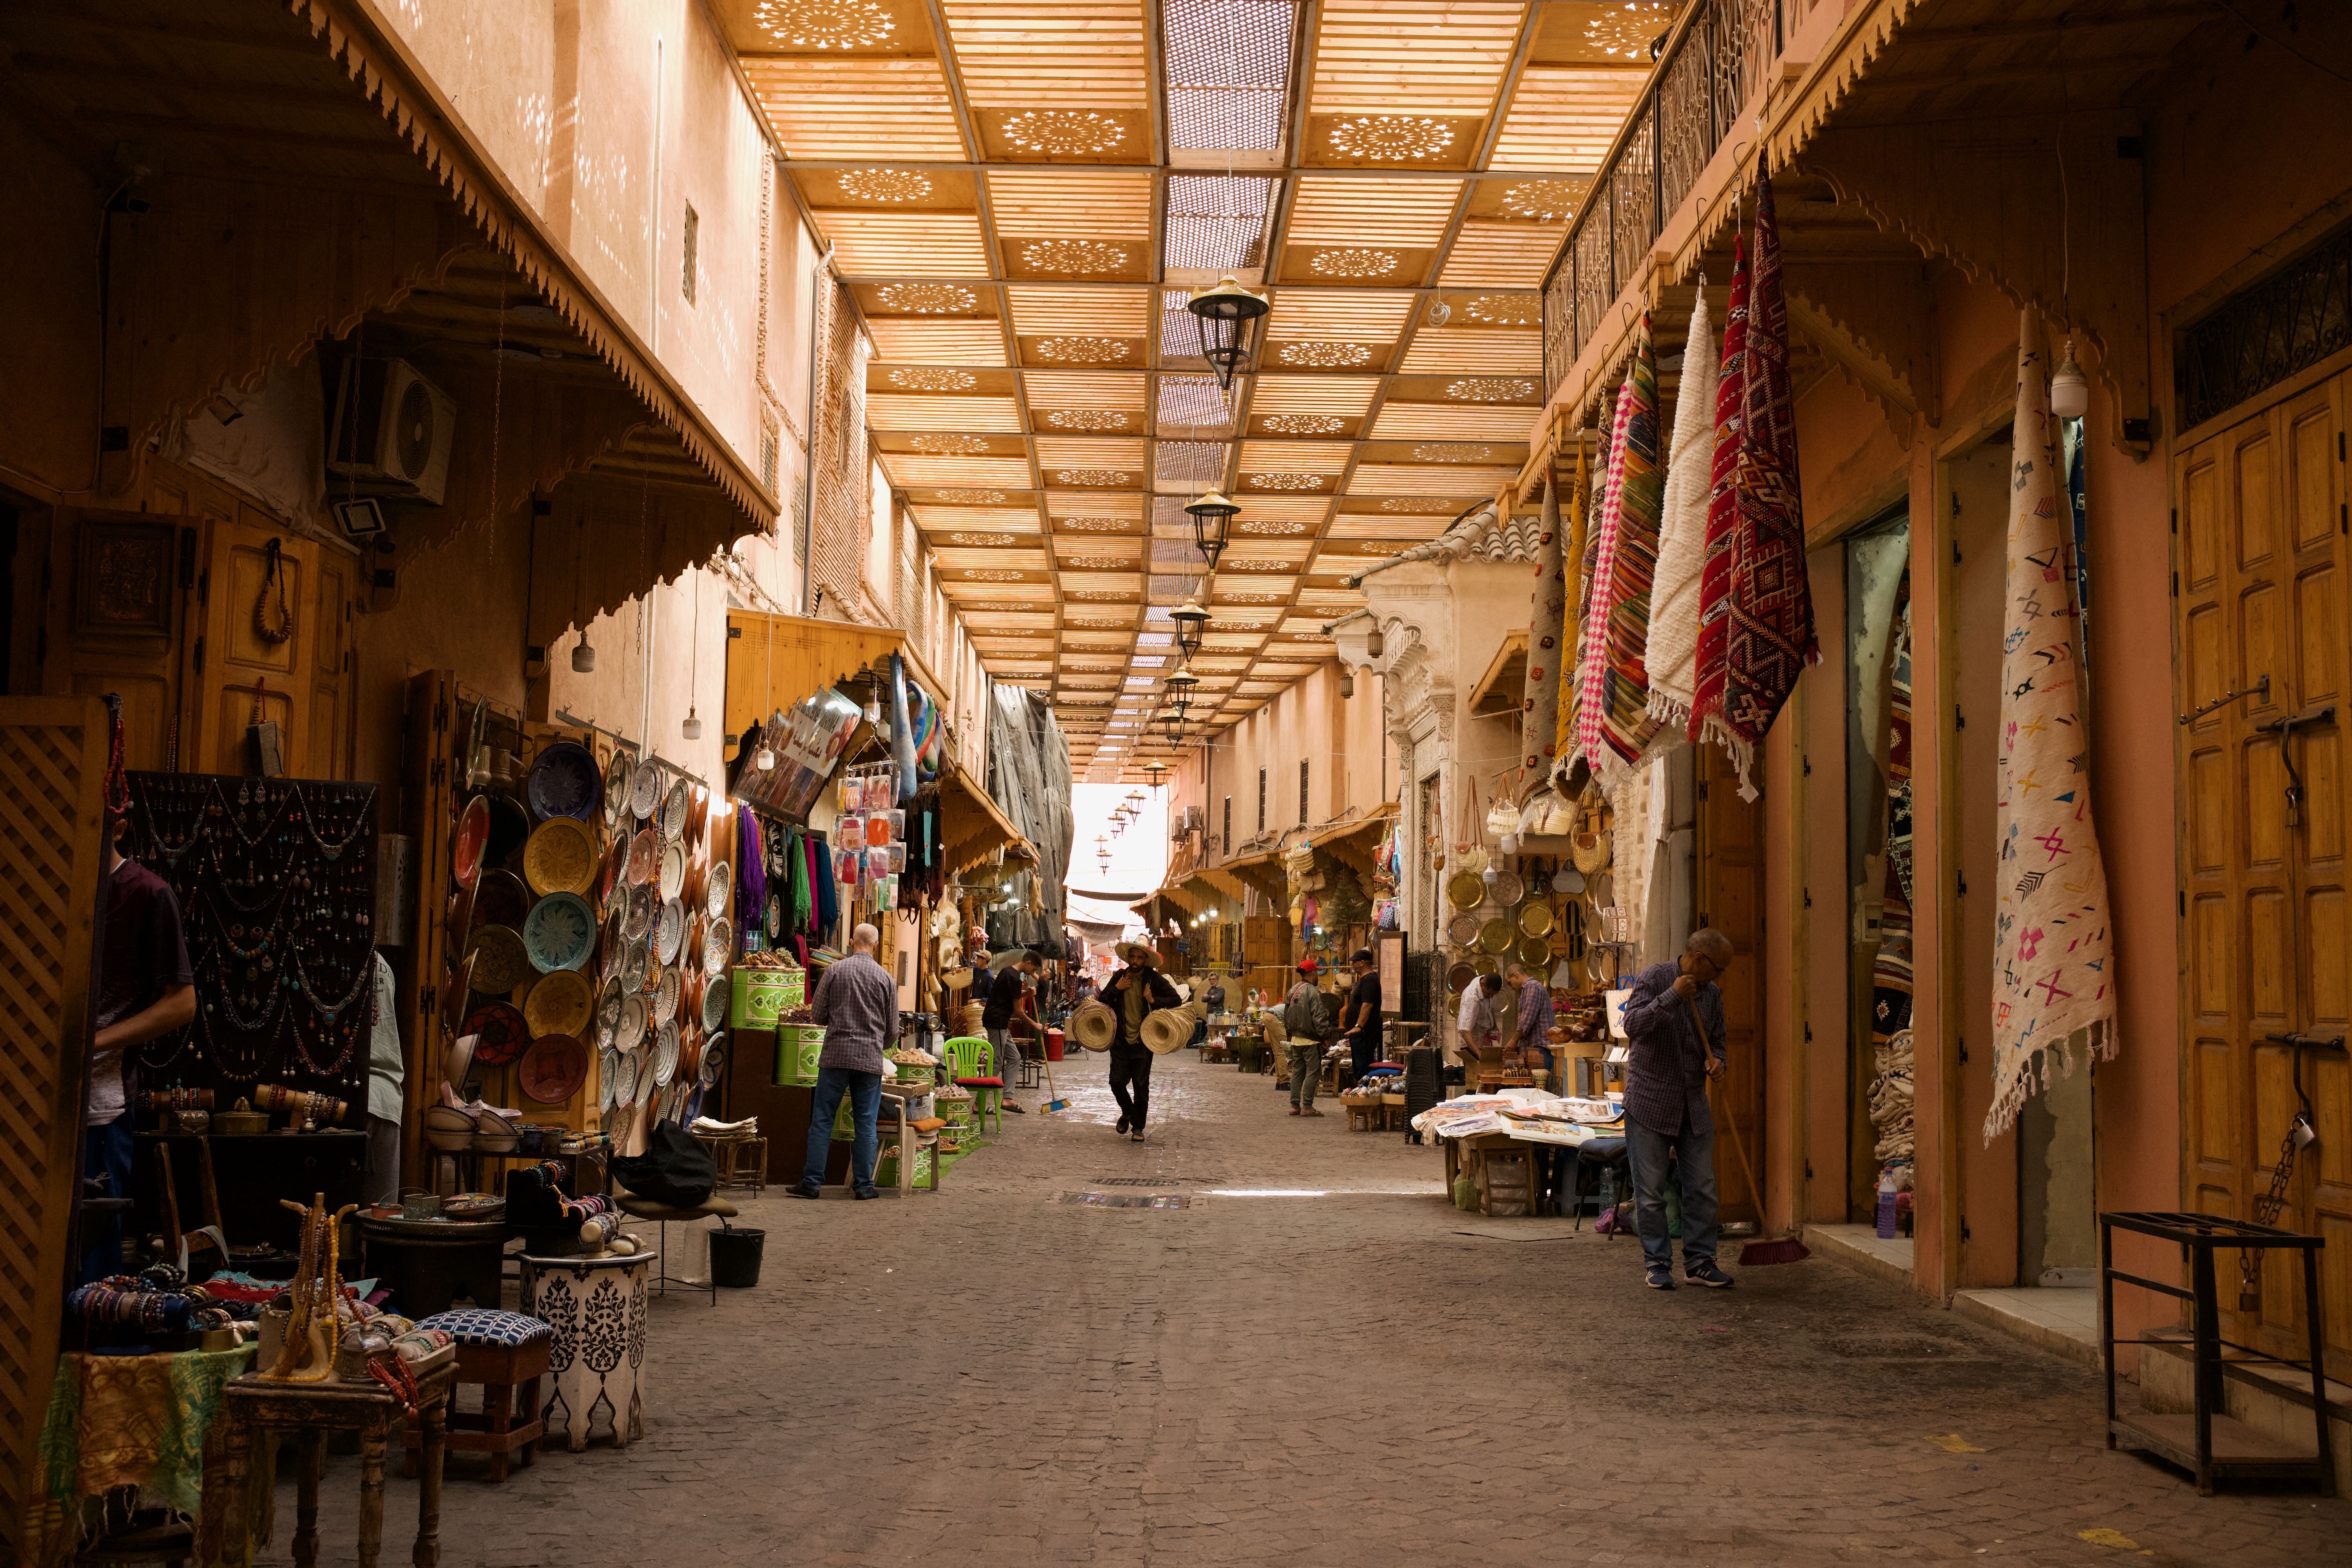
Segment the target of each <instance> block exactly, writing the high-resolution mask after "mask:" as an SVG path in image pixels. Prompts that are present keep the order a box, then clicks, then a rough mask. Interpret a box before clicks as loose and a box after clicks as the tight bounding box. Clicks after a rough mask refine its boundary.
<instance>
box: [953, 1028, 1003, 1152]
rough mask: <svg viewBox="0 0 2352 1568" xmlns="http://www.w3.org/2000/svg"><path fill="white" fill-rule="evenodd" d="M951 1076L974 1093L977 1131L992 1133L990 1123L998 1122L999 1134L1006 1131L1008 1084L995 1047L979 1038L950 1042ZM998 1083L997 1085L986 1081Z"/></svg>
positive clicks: (973, 1120)
mask: <svg viewBox="0 0 2352 1568" xmlns="http://www.w3.org/2000/svg"><path fill="white" fill-rule="evenodd" d="M945 1049H946V1051H947V1054H948V1072H949V1076H950V1078H952V1079H954V1080H955V1081H956V1083H957V1084H958V1085H960V1086H961V1087H962V1088H965V1089H970V1090H971V1110H972V1127H973V1130H974V1131H980V1132H985V1131H988V1119H989V1117H990V1116H992V1115H993V1116H994V1117H995V1118H996V1130H997V1131H999V1132H1002V1131H1004V1080H1003V1076H1002V1075H1001V1074H999V1073H998V1072H997V1071H996V1070H995V1067H996V1063H995V1061H994V1059H993V1058H994V1057H995V1047H992V1046H991V1045H990V1044H989V1043H988V1042H987V1041H986V1040H983V1039H982V1038H980V1037H978V1036H976V1035H958V1036H957V1037H955V1038H953V1039H951V1040H950V1041H948V1042H947V1044H946V1047H945ZM984 1079H995V1080H996V1081H995V1082H993V1083H990V1082H985V1081H982V1080H984Z"/></svg>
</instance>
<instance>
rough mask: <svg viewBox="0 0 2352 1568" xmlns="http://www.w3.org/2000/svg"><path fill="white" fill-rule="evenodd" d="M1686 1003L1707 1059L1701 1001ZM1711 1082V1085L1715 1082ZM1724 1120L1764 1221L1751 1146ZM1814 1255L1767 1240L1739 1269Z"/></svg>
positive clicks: (1751, 1249)
mask: <svg viewBox="0 0 2352 1568" xmlns="http://www.w3.org/2000/svg"><path fill="white" fill-rule="evenodd" d="M1683 1000H1684V1001H1685V1003H1687V1004H1689V1005H1690V1016H1691V1027H1692V1028H1694V1029H1696V1030H1697V1031H1698V1048H1699V1051H1700V1053H1701V1054H1702V1055H1704V1054H1706V1049H1707V1044H1706V1025H1705V1024H1704V1023H1702V1022H1700V1020H1699V1016H1698V999H1697V998H1696V997H1693V996H1685V997H1684V998H1683ZM1708 1081H1709V1083H1710V1085H1712V1083H1713V1079H1709V1080H1708ZM1722 1120H1723V1124H1724V1125H1725V1126H1726V1127H1728V1128H1730V1129H1731V1152H1733V1153H1734V1154H1735V1155H1737V1156H1738V1160H1739V1173H1740V1175H1741V1176H1743V1177H1745V1178H1746V1179H1747V1182H1748V1192H1749V1194H1752V1195H1753V1196H1754V1197H1755V1199H1756V1217H1757V1219H1758V1220H1759V1221H1761V1220H1762V1219H1763V1217H1764V1189H1763V1187H1762V1186H1760V1185H1759V1184H1758V1183H1757V1180H1756V1168H1755V1167H1754V1166H1753V1165H1751V1164H1749V1163H1748V1144H1747V1143H1746V1142H1745V1141H1743V1140H1742V1139H1741V1138H1740V1136H1739V1119H1738V1118H1737V1117H1735V1116H1728V1115H1727V1116H1725V1117H1724V1118H1723V1119H1722ZM1812 1255H1813V1254H1812V1249H1811V1247H1807V1246H1806V1245H1805V1244H1804V1243H1803V1242H1801V1241H1799V1240H1798V1239H1797V1238H1796V1237H1793V1236H1784V1237H1763V1238H1760V1239H1759V1240H1756V1241H1751V1242H1749V1243H1748V1245H1747V1246H1745V1247H1741V1248H1740V1249H1739V1267H1741V1268H1767V1267H1769V1266H1770V1265H1772V1264H1775V1263H1802V1262H1803V1261H1804V1260H1805V1259H1806V1258H1811V1256H1812Z"/></svg>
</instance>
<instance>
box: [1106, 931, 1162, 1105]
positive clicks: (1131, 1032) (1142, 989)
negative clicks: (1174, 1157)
mask: <svg viewBox="0 0 2352 1568" xmlns="http://www.w3.org/2000/svg"><path fill="white" fill-rule="evenodd" d="M1118 956H1119V958H1120V960H1121V961H1122V962H1123V963H1125V965H1126V967H1124V968H1122V969H1121V970H1120V971H1119V972H1118V973H1116V974H1114V975H1112V976H1111V977H1110V979H1109V981H1108V983H1107V984H1105V985H1104V986H1103V992H1102V999H1103V1001H1104V1002H1105V1003H1107V1004H1108V1005H1109V1007H1110V1010H1111V1011H1112V1012H1113V1013H1115V1014H1117V1015H1118V1038H1116V1039H1114V1040H1112V1041H1111V1043H1110V1093H1111V1098H1112V1099H1113V1100H1118V1130H1119V1131H1121V1132H1124V1133H1126V1134H1127V1135H1128V1136H1129V1138H1131V1139H1133V1140H1134V1141H1135V1142H1138V1143H1140V1142H1143V1119H1144V1117H1145V1115H1146V1114H1147V1113H1149V1111H1150V1109H1151V1047H1149V1046H1147V1045H1145V1044H1144V1043H1143V1020H1144V1019H1146V1018H1148V1017H1150V1016H1151V1015H1152V1014H1153V1013H1155V1012H1157V1011H1158V1010H1159V1009H1160V1008H1162V1007H1175V1006H1180V1005H1182V999H1181V998H1180V997H1179V996H1178V995H1177V994H1176V987H1175V986H1173V985H1171V984H1169V982H1168V977H1167V976H1166V975H1164V974H1161V973H1160V970H1159V963H1160V955H1159V954H1158V953H1157V952H1153V951H1152V950H1151V949H1150V948H1148V947H1146V946H1144V945H1143V944H1142V943H1141V942H1120V943H1119V944H1118Z"/></svg>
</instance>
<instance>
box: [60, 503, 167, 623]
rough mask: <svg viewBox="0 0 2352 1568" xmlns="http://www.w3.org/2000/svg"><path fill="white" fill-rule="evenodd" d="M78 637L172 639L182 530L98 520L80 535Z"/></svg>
mask: <svg viewBox="0 0 2352 1568" xmlns="http://www.w3.org/2000/svg"><path fill="white" fill-rule="evenodd" d="M74 545H75V560H74V626H73V629H74V630H75V631H76V632H77V633H81V634H84V635H88V634H92V633H96V634H110V635H112V636H116V637H170V636H171V635H172V623H173V613H172V612H173V584H174V582H175V576H176V567H177V565H178V561H179V546H180V530H179V526H178V525H177V524H176V523H173V522H171V521H166V520H164V519H163V518H152V519H146V518H142V519H139V520H136V521H132V520H126V519H93V518H89V517H88V516H85V517H84V518H83V520H82V523H81V526H80V527H79V529H77V530H76V531H75V535H74Z"/></svg>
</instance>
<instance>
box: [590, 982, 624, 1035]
mask: <svg viewBox="0 0 2352 1568" xmlns="http://www.w3.org/2000/svg"><path fill="white" fill-rule="evenodd" d="M596 1026H597V1027H598V1028H600V1029H617V1028H619V1027H620V1026H621V982H620V978H619V977H618V976H617V975H615V976H614V977H612V978H610V979H607V980H606V981H605V982H604V989H603V990H602V991H599V992H598V993H596Z"/></svg>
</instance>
